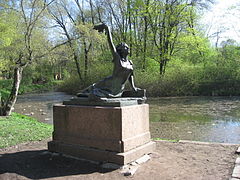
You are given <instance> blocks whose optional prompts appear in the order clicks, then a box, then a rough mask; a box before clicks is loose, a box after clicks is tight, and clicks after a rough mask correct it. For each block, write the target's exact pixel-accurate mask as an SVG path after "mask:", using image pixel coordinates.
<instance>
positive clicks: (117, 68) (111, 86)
mask: <svg viewBox="0 0 240 180" xmlns="http://www.w3.org/2000/svg"><path fill="white" fill-rule="evenodd" d="M94 29H96V30H98V31H99V32H103V31H104V30H105V32H106V34H107V38H108V43H109V46H110V50H111V52H112V56H113V63H114V67H113V73H112V75H111V76H109V77H107V78H105V79H103V80H101V81H99V82H97V83H94V84H93V85H91V86H89V87H88V88H86V89H84V90H83V91H82V92H81V93H78V95H77V96H79V97H88V96H89V95H93V96H97V97H100V98H101V97H108V98H115V97H121V95H122V93H123V90H124V87H125V83H126V82H127V80H129V82H130V85H131V88H132V90H133V91H135V92H136V91H138V90H140V89H139V88H136V87H135V85H134V80H133V64H132V62H131V61H130V60H128V58H127V56H128V55H129V53H130V50H129V47H128V45H127V44H126V43H120V44H119V45H117V47H115V46H114V44H113V41H112V35H111V32H110V29H109V27H108V26H107V25H105V24H100V25H97V26H94Z"/></svg>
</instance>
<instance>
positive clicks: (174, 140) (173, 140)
mask: <svg viewBox="0 0 240 180" xmlns="http://www.w3.org/2000/svg"><path fill="white" fill-rule="evenodd" d="M152 140H154V141H169V142H179V140H178V139H163V138H152Z"/></svg>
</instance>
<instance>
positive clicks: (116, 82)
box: [94, 58, 133, 97]
mask: <svg viewBox="0 0 240 180" xmlns="http://www.w3.org/2000/svg"><path fill="white" fill-rule="evenodd" d="M132 72H133V65H132V62H131V61H129V60H125V61H123V60H122V59H120V58H119V59H118V60H117V61H116V62H115V63H114V68H113V74H112V76H109V77H107V78H105V79H103V80H101V81H99V82H97V83H95V84H94V88H95V90H96V93H99V91H100V92H101V93H104V94H105V93H106V94H108V96H110V97H115V96H116V97H118V96H121V94H122V92H123V90H124V86H125V83H126V81H127V80H128V78H129V76H130V75H131V74H132ZM96 88H97V89H96Z"/></svg>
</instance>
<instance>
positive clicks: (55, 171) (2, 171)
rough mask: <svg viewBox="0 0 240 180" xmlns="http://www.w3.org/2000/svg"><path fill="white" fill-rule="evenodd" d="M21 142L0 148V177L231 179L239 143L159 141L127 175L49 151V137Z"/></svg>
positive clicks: (152, 179) (5, 178) (157, 179)
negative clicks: (145, 157) (147, 159)
mask: <svg viewBox="0 0 240 180" xmlns="http://www.w3.org/2000/svg"><path fill="white" fill-rule="evenodd" d="M49 140H50V139H48V140H44V141H40V142H31V143H25V144H20V145H18V146H14V147H10V148H7V149H2V150H0V180H8V179H11V180H12V179H20V180H22V179H64V180H65V179H80V180H81V179H84V180H86V179H87V180H88V179H90V180H92V179H94V180H95V179H96V180H99V179H100V180H101V179H108V180H110V179H111V180H115V179H116V180H119V179H134V180H144V179H146V180H172V179H174V180H175V179H177V180H228V179H229V178H230V176H231V173H232V171H233V167H234V161H235V159H236V157H237V155H236V154H235V150H236V149H237V146H236V145H223V144H209V143H206V144H204V143H203V144H201V143H200V144H199V143H197V144H195V143H189V142H178V143H173V142H164V141H157V150H156V152H154V153H153V154H152V155H151V157H152V158H151V160H150V161H148V162H146V163H144V164H141V165H140V167H139V168H138V170H137V172H136V173H135V174H134V175H133V176H132V177H130V176H128V177H125V176H123V175H122V174H121V173H120V170H112V171H109V170H104V169H102V168H101V166H100V165H98V164H91V163H89V162H86V161H80V160H75V159H71V158H67V157H64V156H61V155H58V154H54V155H53V154H50V153H48V151H47V147H46V144H47V141H49Z"/></svg>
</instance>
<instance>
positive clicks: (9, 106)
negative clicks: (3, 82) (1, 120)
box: [0, 67, 23, 116]
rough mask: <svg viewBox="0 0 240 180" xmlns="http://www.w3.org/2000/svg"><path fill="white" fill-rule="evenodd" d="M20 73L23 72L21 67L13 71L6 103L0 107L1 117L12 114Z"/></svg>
mask: <svg viewBox="0 0 240 180" xmlns="http://www.w3.org/2000/svg"><path fill="white" fill-rule="evenodd" d="M22 71H23V68H22V67H16V68H15V69H14V75H13V86H12V91H11V94H10V95H9V97H8V99H7V100H6V102H5V103H3V107H1V110H0V115H1V116H9V115H11V113H12V110H13V107H14V105H15V103H16V100H17V95H18V90H19V86H20V83H21V80H22Z"/></svg>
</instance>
